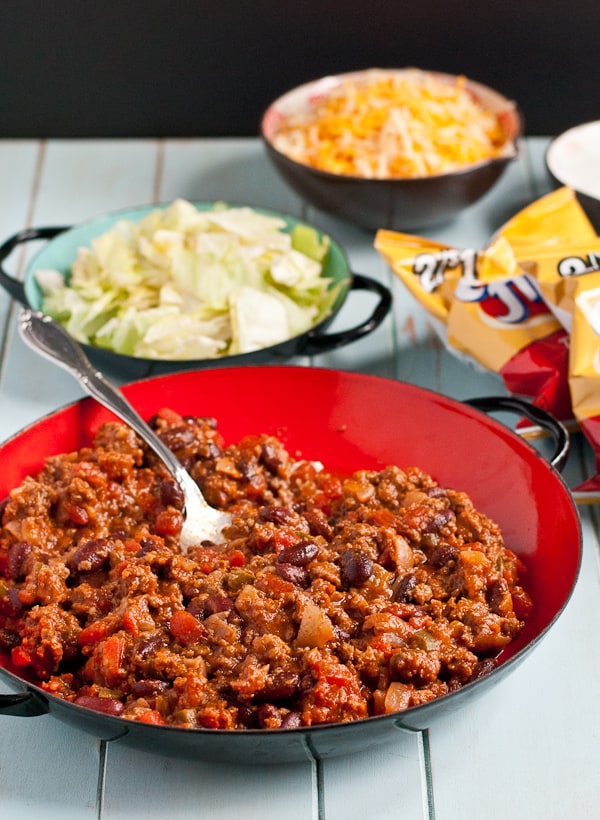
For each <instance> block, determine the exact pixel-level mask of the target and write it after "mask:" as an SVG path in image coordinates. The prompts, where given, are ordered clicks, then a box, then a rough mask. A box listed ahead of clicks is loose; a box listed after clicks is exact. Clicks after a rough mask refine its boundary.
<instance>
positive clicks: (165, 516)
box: [154, 509, 183, 537]
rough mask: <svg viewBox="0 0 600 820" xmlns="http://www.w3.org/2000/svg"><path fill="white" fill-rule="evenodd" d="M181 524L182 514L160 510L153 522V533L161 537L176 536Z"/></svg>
mask: <svg viewBox="0 0 600 820" xmlns="http://www.w3.org/2000/svg"><path fill="white" fill-rule="evenodd" d="M182 524H183V514H182V513H180V512H179V510H172V509H168V510H161V511H160V512H159V514H158V515H157V516H156V518H155V520H154V532H155V533H156V534H157V535H161V536H163V537H165V536H168V535H172V536H176V535H178V534H179V532H180V530H181V526H182Z"/></svg>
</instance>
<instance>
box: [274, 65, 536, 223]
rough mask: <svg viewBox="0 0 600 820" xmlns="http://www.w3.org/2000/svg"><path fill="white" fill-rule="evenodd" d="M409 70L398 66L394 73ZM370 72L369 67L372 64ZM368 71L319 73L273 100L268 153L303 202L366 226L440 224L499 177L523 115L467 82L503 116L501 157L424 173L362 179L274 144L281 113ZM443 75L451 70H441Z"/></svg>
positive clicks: (513, 150) (515, 149)
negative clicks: (328, 168)
mask: <svg viewBox="0 0 600 820" xmlns="http://www.w3.org/2000/svg"><path fill="white" fill-rule="evenodd" d="M412 70H413V69H397V70H395V71H393V72H390V73H393V74H394V75H396V74H401V73H403V72H404V71H412ZM371 71H372V69H371ZM366 73H368V72H364V71H359V72H351V73H348V74H340V75H336V76H332V77H324V78H322V79H320V80H316V81H314V82H310V83H306V84H305V85H301V86H299V87H297V88H295V89H293V90H292V91H288V92H287V93H286V94H284V95H283V96H281V97H279V98H278V99H277V100H275V101H274V102H273V103H272V104H271V105H270V106H269V108H268V109H267V111H266V112H265V114H264V116H263V118H262V122H261V136H262V139H263V142H264V145H265V148H266V151H267V155H268V156H269V158H270V160H271V161H272V162H273V165H274V166H275V168H276V170H277V171H278V172H279V174H280V175H281V177H282V178H283V179H284V180H285V181H286V182H287V183H288V184H289V185H290V186H291V187H292V188H293V189H294V190H295V191H296V192H297V193H298V194H300V196H301V197H303V198H304V199H306V201H307V202H309V203H311V204H312V205H315V206H316V207H317V208H319V209H321V210H323V211H329V212H331V213H333V214H335V215H336V216H338V217H340V218H341V219H344V220H347V221H348V222H351V223H353V224H355V225H358V226H359V227H361V228H365V229H367V230H377V229H378V228H387V229H389V230H401V231H406V230H413V229H416V228H425V227H431V226H433V225H438V224H442V223H444V222H447V221H449V220H450V219H452V218H453V217H455V216H456V215H457V214H458V213H459V212H460V211H461V210H462V209H463V208H466V207H467V206H468V205H471V204H473V203H474V202H476V201H477V200H478V199H480V198H481V197H482V196H483V194H485V193H486V192H487V191H488V190H489V189H490V188H491V187H492V185H493V184H494V183H495V182H496V181H497V180H498V178H499V177H500V175H501V174H502V173H503V172H504V170H505V169H506V166H507V165H508V163H509V162H511V161H512V160H513V159H515V158H516V156H517V154H518V139H519V137H520V135H521V132H522V120H521V116H520V114H519V112H518V110H517V107H516V106H515V104H514V103H513V102H511V101H509V100H508V99H507V98H506V97H503V96H502V95H500V94H498V93H497V92H496V91H493V90H492V89H490V88H488V87H487V86H484V85H481V84H479V83H475V82H471V81H467V87H468V88H469V89H470V91H471V92H472V93H473V95H474V96H475V97H476V98H477V99H478V100H479V101H480V102H481V103H482V104H483V105H484V106H485V107H486V108H487V109H489V110H490V111H493V112H496V113H498V114H499V115H501V116H502V117H503V121H504V123H505V127H506V129H507V132H508V134H509V135H510V136H509V140H508V141H507V143H506V147H505V151H504V153H503V155H502V156H500V157H498V158H495V159H490V160H488V161H485V162H479V163H476V164H474V165H472V166H470V167H469V168H466V169H465V170H460V171H455V172H454V173H448V174H439V175H436V176H428V177H415V178H403V179H400V178H394V179H367V178H365V177H358V176H349V175H341V174H334V173H328V172H326V171H321V170H319V169H317V168H312V167H311V166H309V165H305V164H303V163H300V162H296V161H295V160H293V159H290V157H288V156H286V155H285V154H283V153H282V152H281V151H279V150H278V149H277V148H275V146H274V145H273V138H274V136H275V132H276V129H277V127H278V125H279V124H280V123H281V121H282V118H285V117H287V116H289V115H290V114H292V113H294V112H298V111H302V110H305V109H307V108H308V107H309V106H310V104H311V101H312V100H315V99H317V98H322V97H323V95H324V94H326V93H330V92H331V91H332V90H333V89H335V88H336V87H338V86H340V85H341V84H342V83H344V82H346V81H348V80H355V79H356V80H358V81H360V79H361V78H362V77H363V76H364V75H365V74H366ZM436 76H438V77H448V79H452V78H451V77H450V75H443V74H442V75H440V74H437V75H436Z"/></svg>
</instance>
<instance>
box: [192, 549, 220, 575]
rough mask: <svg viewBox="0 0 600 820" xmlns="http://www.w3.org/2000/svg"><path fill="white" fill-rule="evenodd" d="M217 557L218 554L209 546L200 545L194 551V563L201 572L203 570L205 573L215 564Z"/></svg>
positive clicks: (210, 570) (212, 568)
mask: <svg viewBox="0 0 600 820" xmlns="http://www.w3.org/2000/svg"><path fill="white" fill-rule="evenodd" d="M218 558H219V556H218V554H217V553H216V552H215V550H213V549H211V548H210V547H202V548H201V549H198V550H197V552H196V563H197V564H198V566H199V567H200V569H201V570H202V572H205V573H206V574H207V575H208V574H209V573H211V572H212V571H213V570H214V568H215V567H216V566H217V560H218Z"/></svg>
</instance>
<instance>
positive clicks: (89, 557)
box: [71, 538, 109, 572]
mask: <svg viewBox="0 0 600 820" xmlns="http://www.w3.org/2000/svg"><path fill="white" fill-rule="evenodd" d="M108 553H109V542H108V541H107V540H106V538H94V539H92V540H91V541H86V542H85V543H84V544H82V545H81V546H80V547H78V548H77V550H76V551H75V553H74V555H73V557H72V558H71V568H72V569H76V570H77V571H78V572H96V571H97V570H99V569H102V567H103V566H104V564H105V563H106V562H107V560H108Z"/></svg>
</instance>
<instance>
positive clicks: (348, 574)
mask: <svg viewBox="0 0 600 820" xmlns="http://www.w3.org/2000/svg"><path fill="white" fill-rule="evenodd" d="M340 563H341V567H342V574H343V576H344V578H345V579H346V581H347V582H348V584H350V585H352V586H355V587H357V586H361V584H364V583H365V582H366V581H368V580H369V578H370V577H371V574H372V572H373V561H372V560H371V559H370V558H369V556H368V555H367V553H366V552H363V551H362V550H353V549H350V550H346V552H343V553H342V555H341V556H340Z"/></svg>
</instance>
